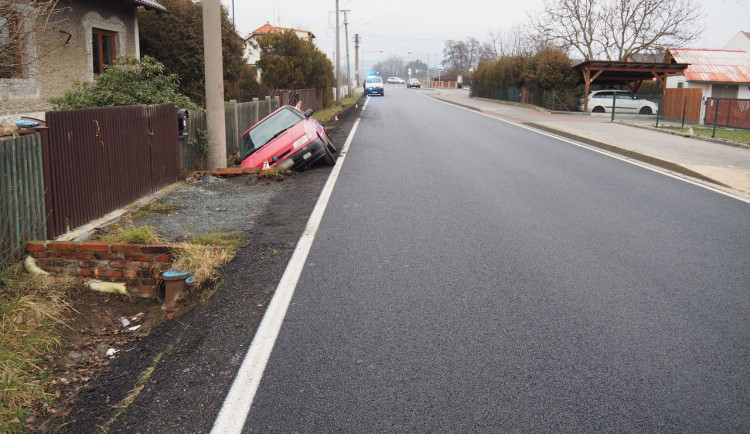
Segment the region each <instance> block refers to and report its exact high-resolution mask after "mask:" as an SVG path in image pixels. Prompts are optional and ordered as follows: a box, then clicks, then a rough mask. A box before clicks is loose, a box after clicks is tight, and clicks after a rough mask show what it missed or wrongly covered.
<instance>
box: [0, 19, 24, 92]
mask: <svg viewBox="0 0 750 434" xmlns="http://www.w3.org/2000/svg"><path fill="white" fill-rule="evenodd" d="M18 31H19V27H18V18H15V17H10V16H2V15H0V78H18V77H20V76H21V73H22V72H23V71H22V68H21V41H20V38H19V35H18Z"/></svg>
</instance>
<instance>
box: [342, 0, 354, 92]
mask: <svg viewBox="0 0 750 434" xmlns="http://www.w3.org/2000/svg"><path fill="white" fill-rule="evenodd" d="M350 10H351V9H344V10H342V11H341V12H343V13H344V41H346V89H347V96H349V95H351V94H352V68H351V67H350V65H351V63H349V19H348V18H349V17H348V16H347V13H348V12H349V11H350Z"/></svg>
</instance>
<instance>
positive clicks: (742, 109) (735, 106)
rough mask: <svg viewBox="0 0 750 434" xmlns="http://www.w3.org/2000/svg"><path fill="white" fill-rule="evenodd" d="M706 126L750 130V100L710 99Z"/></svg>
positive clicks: (707, 106) (707, 103)
mask: <svg viewBox="0 0 750 434" xmlns="http://www.w3.org/2000/svg"><path fill="white" fill-rule="evenodd" d="M704 122H705V124H706V125H713V124H714V123H716V125H719V126H723V127H730V128H750V99H723V98H708V99H707V100H706V117H705V121H704Z"/></svg>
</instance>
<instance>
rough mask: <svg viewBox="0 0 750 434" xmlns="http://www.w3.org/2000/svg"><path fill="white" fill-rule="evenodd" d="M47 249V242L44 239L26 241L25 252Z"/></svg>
mask: <svg viewBox="0 0 750 434" xmlns="http://www.w3.org/2000/svg"><path fill="white" fill-rule="evenodd" d="M46 249H47V242H46V241H29V242H28V243H26V251H27V252H35V251H36V252H39V251H44V250H46Z"/></svg>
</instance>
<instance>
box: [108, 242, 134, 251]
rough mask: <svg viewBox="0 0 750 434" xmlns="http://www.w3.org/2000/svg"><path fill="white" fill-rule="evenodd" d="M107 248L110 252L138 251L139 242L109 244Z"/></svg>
mask: <svg viewBox="0 0 750 434" xmlns="http://www.w3.org/2000/svg"><path fill="white" fill-rule="evenodd" d="M109 250H110V251H111V252H123V253H140V252H141V245H140V244H110V246H109Z"/></svg>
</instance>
